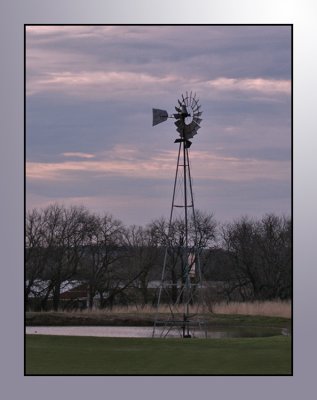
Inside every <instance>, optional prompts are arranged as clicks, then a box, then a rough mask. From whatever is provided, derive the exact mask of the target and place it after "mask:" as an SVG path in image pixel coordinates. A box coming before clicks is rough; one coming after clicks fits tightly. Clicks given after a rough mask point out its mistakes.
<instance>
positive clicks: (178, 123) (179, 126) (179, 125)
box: [174, 119, 184, 129]
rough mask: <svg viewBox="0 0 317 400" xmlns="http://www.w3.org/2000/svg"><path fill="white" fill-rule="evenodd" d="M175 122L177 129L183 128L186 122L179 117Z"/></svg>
mask: <svg viewBox="0 0 317 400" xmlns="http://www.w3.org/2000/svg"><path fill="white" fill-rule="evenodd" d="M174 124H175V125H176V126H177V129H183V128H184V124H183V122H182V120H181V119H179V120H178V121H176V122H174Z"/></svg>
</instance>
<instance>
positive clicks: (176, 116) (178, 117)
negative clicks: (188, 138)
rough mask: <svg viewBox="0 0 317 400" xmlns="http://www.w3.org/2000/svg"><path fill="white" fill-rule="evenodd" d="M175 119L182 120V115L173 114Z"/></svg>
mask: <svg viewBox="0 0 317 400" xmlns="http://www.w3.org/2000/svg"><path fill="white" fill-rule="evenodd" d="M173 117H174V118H175V119H180V117H181V115H180V114H173Z"/></svg>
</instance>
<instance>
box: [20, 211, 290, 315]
mask: <svg viewBox="0 0 317 400" xmlns="http://www.w3.org/2000/svg"><path fill="white" fill-rule="evenodd" d="M168 228H169V227H168V221H167V220H166V219H165V218H160V219H157V220H154V221H152V222H151V223H149V224H148V225H146V226H144V227H143V226H135V225H133V226H125V225H124V224H123V223H122V221H120V220H119V219H116V218H115V217H114V216H112V215H111V214H108V213H105V214H104V215H97V214H94V213H92V212H90V211H89V210H88V209H86V208H85V207H79V206H70V207H65V206H63V205H59V204H52V205H49V206H47V207H46V208H43V209H33V210H31V211H28V212H27V213H26V224H25V278H26V279H25V303H26V306H27V307H28V305H29V304H30V301H31V299H33V298H34V296H35V297H37V298H38V300H39V302H40V308H41V309H47V307H48V303H49V301H50V302H51V303H52V307H53V309H54V310H58V309H59V307H60V305H61V290H62V285H63V283H64V282H66V281H71V280H78V281H80V282H83V283H85V284H86V286H87V291H88V307H89V308H92V307H93V305H94V298H95V296H98V298H99V302H100V306H101V307H112V306H113V305H114V304H117V303H121V304H131V302H135V303H138V304H141V305H143V304H148V303H154V302H155V291H154V292H153V289H151V288H150V285H149V284H150V282H151V281H159V280H160V277H161V271H162V265H163V257H164V252H165V248H166V247H167V248H168V252H169V262H168V265H167V274H168V278H169V279H170V280H171V281H173V282H177V280H178V279H180V274H181V271H180V267H179V266H180V264H181V257H182V248H183V246H184V231H185V226H184V221H183V220H181V219H178V220H175V221H173V224H172V225H171V227H170V229H168ZM188 236H189V243H190V244H191V245H192V246H195V248H197V249H198V252H199V256H200V265H201V271H202V275H203V279H204V280H205V281H206V288H205V290H206V298H209V299H211V298H212V297H213V296H215V295H217V296H221V297H222V298H223V299H225V300H266V299H289V298H291V296H292V221H291V219H290V218H288V217H285V216H282V217H280V216H276V215H274V214H267V215H265V216H263V217H262V218H260V219H256V220H255V219H251V218H249V217H241V218H240V219H238V220H235V221H234V222H232V223H227V224H220V223H218V222H217V221H216V220H215V218H214V215H213V214H207V213H202V212H200V211H197V212H196V218H195V221H193V220H191V221H189V229H188ZM39 281H42V282H45V286H44V287H42V288H41V290H40V291H39V290H38V289H37V290H35V288H36V285H37V284H38V282H39ZM208 282H218V283H219V284H218V286H217V290H216V294H215V290H214V289H212V288H211V287H210V289H208ZM133 289H134V290H133ZM174 290H176V291H177V285H175V289H174ZM175 295H177V293H175Z"/></svg>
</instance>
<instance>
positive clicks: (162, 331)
mask: <svg viewBox="0 0 317 400" xmlns="http://www.w3.org/2000/svg"><path fill="white" fill-rule="evenodd" d="M200 107H201V106H200V105H199V103H198V99H196V94H194V95H193V94H192V92H191V93H190V94H188V93H187V92H186V95H182V96H181V99H180V100H178V105H177V106H176V107H175V110H176V114H172V115H170V116H169V115H168V113H167V111H165V110H159V109H153V126H155V125H158V124H160V123H161V122H164V121H166V120H167V119H168V118H174V119H175V120H176V121H175V125H176V128H177V129H176V130H177V132H178V133H179V138H177V139H176V140H175V142H174V143H178V144H179V147H178V156H177V164H176V173H175V180H174V188H173V196H172V206H171V212H170V218H169V223H168V228H167V232H165V253H164V261H163V268H162V275H161V282H160V286H159V290H158V299H157V313H156V316H155V321H154V327H153V333H152V337H167V336H180V337H183V338H190V337H195V336H200V335H201V334H202V332H204V334H205V335H206V323H205V321H204V320H203V318H202V316H201V308H202V305H203V301H202V300H203V298H202V294H203V290H202V275H201V269H200V262H199V248H198V246H197V221H196V215H195V206H194V197H193V188H192V178H191V174H190V160H189V148H190V146H191V144H192V142H191V141H190V140H189V139H192V138H193V137H194V136H195V135H196V134H197V131H198V129H199V128H200V123H201V121H202V119H201V115H202V111H201V110H200ZM166 305H167V306H168V309H169V313H168V314H166V313H160V308H161V307H162V306H166Z"/></svg>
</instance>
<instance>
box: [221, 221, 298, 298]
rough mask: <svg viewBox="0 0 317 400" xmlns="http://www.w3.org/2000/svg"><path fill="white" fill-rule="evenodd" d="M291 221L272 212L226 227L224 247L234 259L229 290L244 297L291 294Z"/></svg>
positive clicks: (282, 296) (228, 285)
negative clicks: (257, 218) (257, 219)
mask: <svg viewBox="0 0 317 400" xmlns="http://www.w3.org/2000/svg"><path fill="white" fill-rule="evenodd" d="M291 230H292V229H291V221H290V220H289V219H286V218H284V217H283V218H280V217H277V216H275V215H273V214H269V215H266V216H264V217H263V218H262V219H261V220H260V221H255V220H252V219H250V218H247V217H243V218H241V219H240V220H239V221H235V222H234V223H232V224H227V225H226V226H224V227H223V230H222V237H223V243H224V247H225V249H226V250H227V252H228V255H229V258H228V260H229V261H230V260H231V263H232V274H231V276H230V277H228V279H227V284H226V290H227V293H233V292H236V293H239V294H240V297H241V298H242V299H243V300H245V299H251V300H255V299H272V298H277V297H279V298H287V297H289V296H291V263H292V242H291Z"/></svg>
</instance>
